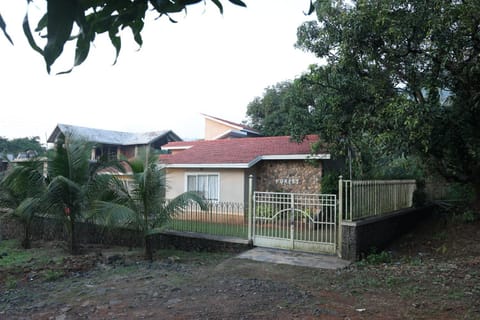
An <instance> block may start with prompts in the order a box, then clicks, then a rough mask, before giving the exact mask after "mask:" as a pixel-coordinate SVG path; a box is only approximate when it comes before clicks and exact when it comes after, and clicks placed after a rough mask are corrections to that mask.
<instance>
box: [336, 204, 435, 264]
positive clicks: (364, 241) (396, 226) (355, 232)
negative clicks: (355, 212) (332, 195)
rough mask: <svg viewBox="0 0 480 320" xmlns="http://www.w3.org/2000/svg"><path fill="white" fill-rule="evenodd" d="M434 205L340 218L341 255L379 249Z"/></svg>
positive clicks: (353, 257)
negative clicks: (353, 217) (373, 215)
mask: <svg viewBox="0 0 480 320" xmlns="http://www.w3.org/2000/svg"><path fill="white" fill-rule="evenodd" d="M433 210H434V207H433V206H429V207H423V208H409V209H403V210H399V211H396V212H392V213H390V214H385V215H382V216H379V217H372V218H367V219H363V220H359V221H354V222H342V225H341V228H342V230H341V232H342V243H341V257H342V258H343V259H346V260H352V261H356V260H360V259H361V258H362V257H363V256H364V255H366V254H368V253H369V252H370V251H371V249H372V248H375V249H378V250H382V249H384V248H385V247H386V246H387V245H388V244H389V243H390V242H391V241H393V240H394V239H396V238H398V237H399V236H400V235H402V234H404V233H406V232H407V231H408V230H409V229H411V228H412V227H413V226H415V224H417V223H418V221H419V220H420V219H423V218H426V217H427V216H429V215H430V214H432V213H433Z"/></svg>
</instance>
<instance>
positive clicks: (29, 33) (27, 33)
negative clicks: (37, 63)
mask: <svg viewBox="0 0 480 320" xmlns="http://www.w3.org/2000/svg"><path fill="white" fill-rule="evenodd" d="M23 33H25V37H27V40H28V43H29V44H30V47H32V49H33V50H35V51H37V52H38V53H40V54H41V55H42V56H43V50H42V49H41V48H40V47H39V46H38V45H37V43H36V42H35V39H33V35H32V31H31V30H30V24H29V22H28V13H27V14H26V15H25V18H23Z"/></svg>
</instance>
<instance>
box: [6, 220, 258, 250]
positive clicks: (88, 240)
mask: <svg viewBox="0 0 480 320" xmlns="http://www.w3.org/2000/svg"><path fill="white" fill-rule="evenodd" d="M76 230H77V240H78V243H79V244H83V245H85V244H103V245H115V246H117V245H118V246H126V247H141V246H142V245H143V239H142V235H141V233H140V232H136V231H134V230H130V229H125V228H115V229H105V228H103V227H100V226H96V225H93V224H89V223H78V224H77V226H76ZM23 234H24V233H23V226H22V225H21V224H20V223H19V222H18V221H17V220H14V219H2V221H1V224H0V241H1V240H8V239H18V240H22V239H23ZM150 239H151V241H152V245H153V248H154V249H172V248H174V249H179V250H185V251H231V252H240V251H243V250H247V249H248V248H251V243H249V242H248V240H245V239H238V238H230V237H220V236H213V235H205V234H198V233H190V232H170V231H165V232H163V233H162V234H157V235H153V236H151V238H150ZM38 240H45V241H52V240H55V241H65V242H67V241H68V235H67V233H66V231H65V229H64V226H63V223H62V221H60V220H56V219H51V218H35V220H34V222H33V225H32V241H33V242H35V241H38Z"/></svg>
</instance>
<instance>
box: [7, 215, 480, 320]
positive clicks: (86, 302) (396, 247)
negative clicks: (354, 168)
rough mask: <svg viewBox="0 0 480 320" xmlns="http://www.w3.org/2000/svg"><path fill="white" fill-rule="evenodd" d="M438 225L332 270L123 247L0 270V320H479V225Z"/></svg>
mask: <svg viewBox="0 0 480 320" xmlns="http://www.w3.org/2000/svg"><path fill="white" fill-rule="evenodd" d="M435 221H436V222H435V223H434V225H433V226H432V224H431V223H423V224H422V225H420V226H419V227H418V228H416V229H415V232H412V233H409V234H407V235H405V236H404V237H403V238H402V239H400V240H399V241H397V242H395V243H394V244H393V245H392V246H391V247H390V248H389V249H387V250H388V252H387V251H385V252H382V253H379V254H375V255H371V256H369V257H368V259H366V260H364V261H363V262H360V263H355V264H352V265H351V266H350V267H348V268H346V269H342V270H337V271H331V270H320V269H309V268H303V267H295V266H289V265H275V264H269V263H261V262H254V261H250V260H244V259H238V258H236V254H234V253H198V252H193V253H190V252H181V251H160V252H157V254H156V257H155V261H154V262H153V263H150V262H147V261H145V260H143V259H142V255H141V252H139V251H128V249H127V248H98V247H91V248H86V253H85V254H84V255H80V256H74V257H72V256H68V255H67V256H65V257H63V258H61V259H51V260H50V261H46V262H45V261H44V262H43V263H42V262H41V261H40V260H39V261H36V260H35V259H33V260H34V261H29V263H27V264H24V266H23V267H20V268H19V267H16V268H8V267H4V268H0V293H1V295H0V319H56V320H62V319H480V222H479V221H477V222H470V223H449V224H444V223H442V222H439V221H440V220H435ZM37 246H40V247H42V248H47V249H50V250H51V251H55V250H62V249H61V248H58V244H55V243H41V244H37ZM33 250H35V249H33ZM0 254H1V252H0Z"/></svg>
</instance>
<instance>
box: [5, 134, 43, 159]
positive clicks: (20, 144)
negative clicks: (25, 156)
mask: <svg viewBox="0 0 480 320" xmlns="http://www.w3.org/2000/svg"><path fill="white" fill-rule="evenodd" d="M27 150H33V151H35V152H36V153H37V154H38V155H42V154H44V153H45V149H44V148H43V147H42V145H41V144H40V137H25V138H15V139H11V140H8V139H5V138H2V137H0V152H1V153H11V154H14V155H16V154H18V153H19V152H23V151H27Z"/></svg>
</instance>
